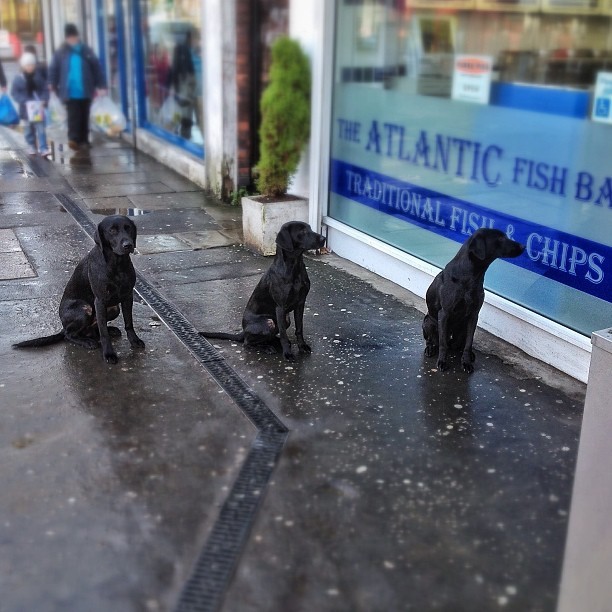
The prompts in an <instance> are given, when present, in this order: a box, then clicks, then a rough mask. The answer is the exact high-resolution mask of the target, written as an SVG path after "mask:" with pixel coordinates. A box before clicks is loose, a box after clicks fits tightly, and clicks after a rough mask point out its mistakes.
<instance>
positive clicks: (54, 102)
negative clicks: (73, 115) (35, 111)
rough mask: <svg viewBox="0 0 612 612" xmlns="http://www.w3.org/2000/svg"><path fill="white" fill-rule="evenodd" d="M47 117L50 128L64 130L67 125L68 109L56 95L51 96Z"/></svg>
mask: <svg viewBox="0 0 612 612" xmlns="http://www.w3.org/2000/svg"><path fill="white" fill-rule="evenodd" d="M47 116H48V119H49V123H48V125H49V127H52V128H63V127H64V126H65V125H66V108H65V107H64V105H63V104H62V103H61V102H60V99H59V98H58V97H57V96H56V95H55V94H54V93H52V94H51V96H50V98H49V103H48V104H47Z"/></svg>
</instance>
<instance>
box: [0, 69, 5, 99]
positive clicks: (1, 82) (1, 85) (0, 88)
mask: <svg viewBox="0 0 612 612" xmlns="http://www.w3.org/2000/svg"><path fill="white" fill-rule="evenodd" d="M0 93H6V75H5V74H4V68H3V67H2V62H0Z"/></svg>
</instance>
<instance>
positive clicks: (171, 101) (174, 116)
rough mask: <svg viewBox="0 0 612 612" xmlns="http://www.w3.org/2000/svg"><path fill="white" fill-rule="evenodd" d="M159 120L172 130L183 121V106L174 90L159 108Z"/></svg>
mask: <svg viewBox="0 0 612 612" xmlns="http://www.w3.org/2000/svg"><path fill="white" fill-rule="evenodd" d="M159 120H160V122H161V124H162V126H163V127H164V128H166V129H167V130H169V131H171V132H173V131H174V130H175V128H176V126H177V125H178V124H179V123H180V121H181V107H180V106H179V103H178V102H177V101H176V98H175V97H174V94H173V93H172V92H171V93H170V94H169V95H168V97H167V98H166V100H165V101H164V103H163V104H162V105H161V108H160V109H159Z"/></svg>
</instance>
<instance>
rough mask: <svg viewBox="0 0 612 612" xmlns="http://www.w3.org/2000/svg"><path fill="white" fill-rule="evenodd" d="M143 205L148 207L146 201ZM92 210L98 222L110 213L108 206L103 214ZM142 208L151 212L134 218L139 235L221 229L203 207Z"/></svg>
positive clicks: (103, 210)
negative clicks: (181, 208) (179, 208)
mask: <svg viewBox="0 0 612 612" xmlns="http://www.w3.org/2000/svg"><path fill="white" fill-rule="evenodd" d="M143 205H144V206H145V207H146V203H144V204H143ZM91 210H92V212H93V213H94V214H93V216H92V218H93V219H94V220H95V221H96V223H98V222H99V221H101V220H102V219H103V218H104V217H105V216H106V214H107V213H108V209H106V208H104V209H101V210H102V214H98V213H97V212H96V209H95V208H94V209H91ZM141 210H143V211H149V210H150V213H149V214H142V215H138V216H137V217H136V218H135V219H134V222H135V223H136V225H137V227H138V235H139V236H144V235H147V234H148V235H158V234H164V233H166V234H174V233H177V232H189V231H202V230H209V229H219V225H218V224H217V222H216V221H215V220H214V219H213V218H212V217H211V216H210V215H208V214H206V213H205V212H204V210H202V209H193V208H191V209H185V210H172V209H171V208H166V209H160V210H153V209H148V208H142V209H141Z"/></svg>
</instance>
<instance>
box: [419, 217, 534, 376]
mask: <svg viewBox="0 0 612 612" xmlns="http://www.w3.org/2000/svg"><path fill="white" fill-rule="evenodd" d="M524 250H525V247H524V246H523V245H522V244H519V243H518V242H515V241H514V240H510V239H509V238H508V237H506V235H505V234H504V233H503V232H500V231H499V230H494V229H479V230H477V231H476V232H474V234H472V236H470V238H468V240H466V242H464V243H463V246H462V247H461V248H460V249H459V252H458V253H457V254H456V255H455V257H453V259H451V261H450V262H449V263H448V264H447V266H446V267H445V268H444V270H442V272H440V274H438V276H436V278H434V280H433V283H431V285H430V286H429V289H427V295H426V300H427V314H426V315H425V319H424V320H423V336H425V345H426V346H425V355H426V356H427V357H433V356H434V355H435V354H436V353H438V369H440V370H441V371H442V372H444V370H446V369H447V368H448V366H447V364H446V355H447V351H448V348H449V346H450V347H451V348H453V349H456V350H462V351H463V354H462V356H461V365H462V366H463V369H464V370H465V371H466V372H473V371H474V366H473V365H472V364H473V362H474V360H475V359H476V355H475V354H474V351H473V350H472V344H473V342H474V332H475V331H476V324H477V323H478V313H479V312H480V309H481V308H482V304H483V302H484V297H485V293H484V287H483V282H484V275H485V272H486V271H487V268H488V267H489V266H490V265H491V264H492V263H493V261H495V260H496V259H497V258H498V257H518V256H519V255H520V254H521V253H522V252H523V251H524Z"/></svg>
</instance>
